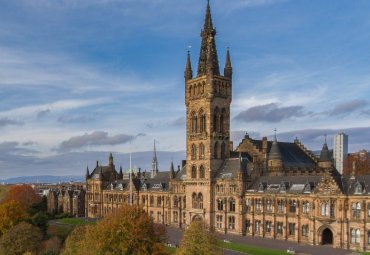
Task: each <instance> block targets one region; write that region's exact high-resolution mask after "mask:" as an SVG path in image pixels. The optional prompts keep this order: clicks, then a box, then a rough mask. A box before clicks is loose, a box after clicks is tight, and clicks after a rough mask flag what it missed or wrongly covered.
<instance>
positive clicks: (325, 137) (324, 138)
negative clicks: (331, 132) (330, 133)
mask: <svg viewBox="0 0 370 255" xmlns="http://www.w3.org/2000/svg"><path fill="white" fill-rule="evenodd" d="M326 136H327V135H326V134H324V139H325V143H326Z"/></svg>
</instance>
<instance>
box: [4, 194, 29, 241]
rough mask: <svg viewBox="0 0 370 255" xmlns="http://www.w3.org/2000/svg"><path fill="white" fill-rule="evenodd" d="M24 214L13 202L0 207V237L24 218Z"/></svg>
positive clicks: (17, 204)
mask: <svg viewBox="0 0 370 255" xmlns="http://www.w3.org/2000/svg"><path fill="white" fill-rule="evenodd" d="M26 216H27V214H26V212H25V211H24V210H23V209H22V208H21V206H20V205H19V203H17V202H15V201H10V202H6V203H3V204H1V205H0V237H1V236H2V235H3V234H5V233H6V232H7V231H8V230H9V229H11V228H12V227H13V226H15V225H16V224H18V223H19V222H21V221H22V220H24V219H25V218H26Z"/></svg>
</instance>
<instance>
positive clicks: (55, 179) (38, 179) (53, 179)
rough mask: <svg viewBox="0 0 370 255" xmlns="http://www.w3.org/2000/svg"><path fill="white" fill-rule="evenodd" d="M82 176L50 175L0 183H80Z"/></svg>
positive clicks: (12, 179) (83, 178) (0, 181)
mask: <svg viewBox="0 0 370 255" xmlns="http://www.w3.org/2000/svg"><path fill="white" fill-rule="evenodd" d="M84 180H85V177H84V176H82V175H81V176H74V175H70V176H52V175H39V176H21V177H14V178H8V179H5V180H0V183H6V184H15V183H61V182H80V181H84Z"/></svg>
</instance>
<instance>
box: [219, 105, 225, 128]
mask: <svg viewBox="0 0 370 255" xmlns="http://www.w3.org/2000/svg"><path fill="white" fill-rule="evenodd" d="M225 115H226V111H225V109H222V112H221V115H220V133H223V132H225V118H226V116H225Z"/></svg>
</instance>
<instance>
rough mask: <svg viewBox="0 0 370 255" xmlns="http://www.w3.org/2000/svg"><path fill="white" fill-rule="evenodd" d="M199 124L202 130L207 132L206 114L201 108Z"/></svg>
mask: <svg viewBox="0 0 370 255" xmlns="http://www.w3.org/2000/svg"><path fill="white" fill-rule="evenodd" d="M199 124H200V125H199V129H200V132H201V133H204V132H206V114H205V113H204V112H203V110H200V112H199Z"/></svg>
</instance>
